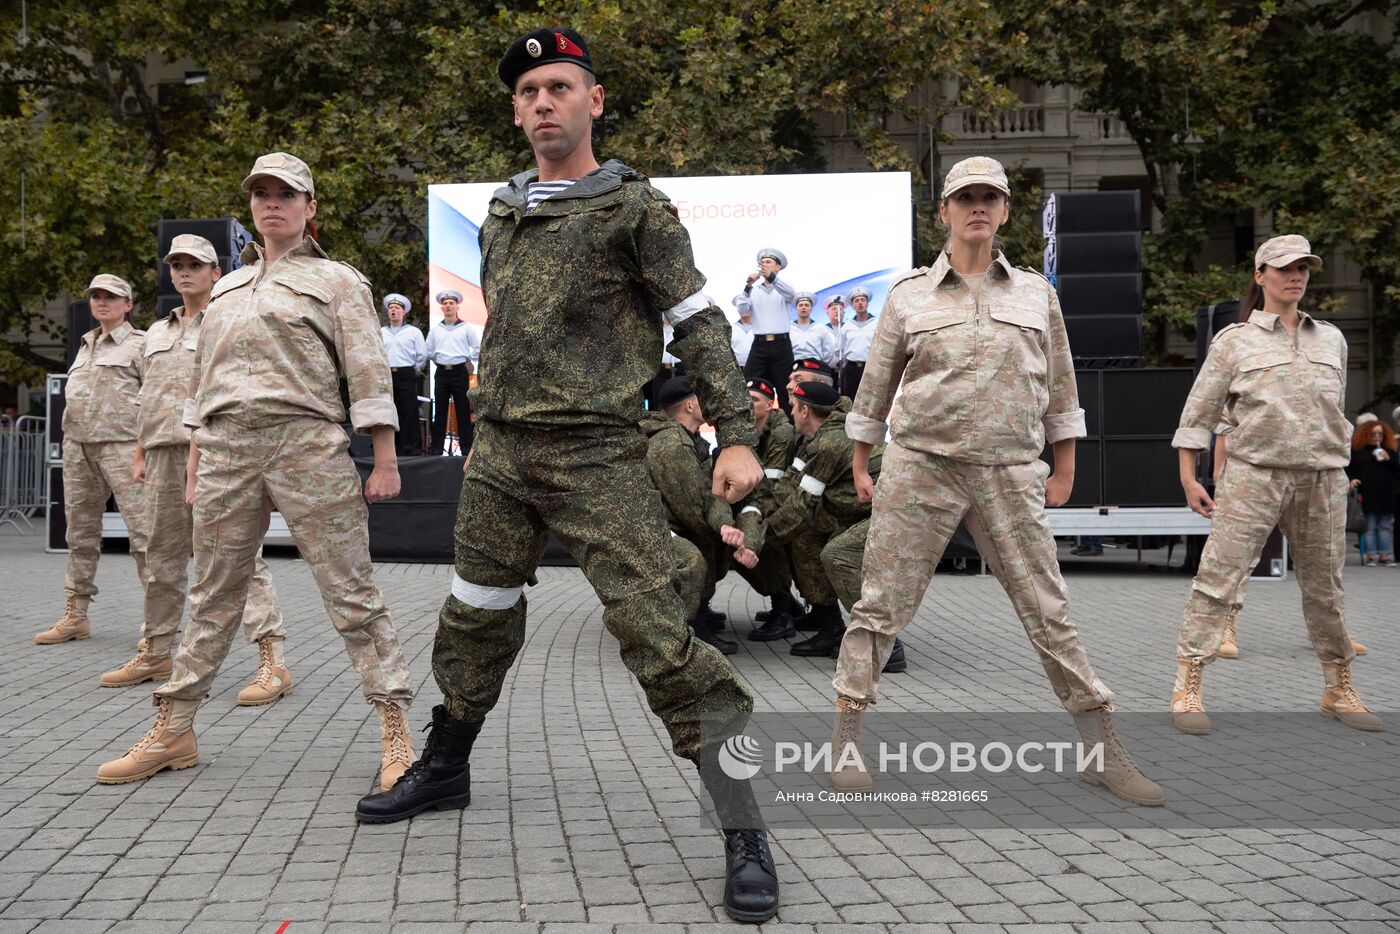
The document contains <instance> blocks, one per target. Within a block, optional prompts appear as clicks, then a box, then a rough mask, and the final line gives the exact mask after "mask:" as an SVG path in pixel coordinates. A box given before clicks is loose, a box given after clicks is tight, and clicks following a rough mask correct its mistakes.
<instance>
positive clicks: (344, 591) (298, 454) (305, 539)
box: [155, 416, 413, 709]
mask: <svg viewBox="0 0 1400 934" xmlns="http://www.w3.org/2000/svg"><path fill="white" fill-rule="evenodd" d="M195 443H196V445H197V446H198V447H199V456H200V459H199V479H198V482H197V484H196V487H195V502H194V569H195V583H194V586H193V587H191V588H190V622H189V627H188V629H187V630H186V632H185V637H184V639H183V640H182V641H181V642H180V648H179V649H178V650H177V651H176V653H175V659H174V665H173V671H172V672H171V675H170V681H169V683H167V684H166V685H165V686H164V687H162V688H160V689H159V690H157V691H156V692H155V693H156V696H157V697H173V698H175V699H177V700H200V699H202V698H204V697H207V696H208V694H209V688H210V685H212V684H213V683H214V676H215V675H216V674H218V671H219V666H220V665H221V664H223V661H224V657H225V656H226V655H228V650H229V645H230V644H231V643H232V642H233V635H234V632H235V631H236V630H237V629H238V624H239V621H240V619H241V618H242V616H243V606H244V604H245V603H246V602H247V598H248V587H249V584H250V583H251V581H252V579H253V567H254V565H255V563H256V561H257V555H258V549H259V548H260V547H261V546H262V540H263V536H264V535H266V534H267V523H268V519H269V517H270V515H271V512H272V510H273V509H274V508H275V509H277V510H278V511H279V512H280V513H282V517H283V518H284V519H286V520H287V528H288V529H290V530H291V533H292V541H293V542H295V543H296V546H297V548H298V550H300V551H301V556H302V558H304V559H305V560H306V563H307V565H308V566H309V567H310V568H311V573H312V575H313V576H315V578H316V585H317V586H318V587H319V588H320V590H321V600H322V602H323V603H324V604H325V606H326V612H327V613H329V614H330V618H331V622H332V623H333V624H334V625H335V628H336V629H337V630H338V631H339V632H340V637H341V639H343V640H344V642H345V651H346V653H347V654H348V655H349V656H350V661H351V663H352V664H353V665H354V666H355V670H356V671H358V672H359V673H360V679H361V681H362V682H363V686H364V694H365V697H366V698H368V699H369V700H370V701H378V700H385V701H390V702H392V703H394V704H397V705H398V706H400V707H402V708H404V709H407V708H408V706H409V704H410V703H412V701H413V686H412V679H411V677H410V675H409V671H408V663H407V662H406V661H404V657H403V652H402V650H401V649H400V648H399V637H398V634H397V633H395V632H394V626H393V624H392V623H391V622H390V621H389V611H388V610H387V609H386V608H385V606H384V595H383V594H382V593H380V592H379V588H378V587H376V586H375V584H374V565H373V563H372V562H371V561H370V557H369V528H368V521H369V508H368V506H366V504H365V498H364V494H363V492H362V491H361V488H360V477H359V474H358V473H356V471H355V465H354V463H353V462H352V461H351V460H350V455H349V453H348V451H347V450H346V448H347V443H346V438H345V432H344V431H342V430H341V428H340V426H338V425H336V424H334V423H332V422H328V421H326V420H325V419H322V418H311V417H308V418H293V419H289V420H288V421H285V422H278V423H275V424H271V425H268V424H261V425H256V426H253V425H243V424H240V423H238V422H237V421H236V420H235V419H234V418H232V417H230V416H219V417H216V418H214V419H212V420H211V421H210V423H209V424H208V425H206V426H205V427H203V428H200V429H199V430H198V431H196V432H195Z"/></svg>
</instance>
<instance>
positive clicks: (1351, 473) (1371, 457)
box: [1347, 421, 1400, 568]
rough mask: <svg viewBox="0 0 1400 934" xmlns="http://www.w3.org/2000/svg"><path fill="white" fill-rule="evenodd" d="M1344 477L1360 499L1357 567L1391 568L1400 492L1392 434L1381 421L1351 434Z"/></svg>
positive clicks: (1361, 427)
mask: <svg viewBox="0 0 1400 934" xmlns="http://www.w3.org/2000/svg"><path fill="white" fill-rule="evenodd" d="M1347 477H1348V478H1350V479H1351V486H1352V489H1354V490H1356V492H1357V494H1358V495H1360V497H1361V511H1362V512H1364V513H1366V531H1365V532H1363V533H1362V535H1361V563H1362V564H1364V565H1367V566H1368V567H1375V566H1376V565H1378V564H1379V565H1381V566H1383V567H1388V568H1393V567H1395V491H1396V489H1397V488H1400V459H1397V458H1396V456H1395V432H1393V431H1391V430H1390V426H1389V425H1387V424H1386V423H1385V422H1382V421H1373V422H1366V423H1365V424H1361V425H1357V426H1356V430H1355V431H1354V432H1352V434H1351V463H1350V464H1348V465H1347Z"/></svg>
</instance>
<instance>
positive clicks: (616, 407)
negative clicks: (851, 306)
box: [474, 160, 757, 447]
mask: <svg viewBox="0 0 1400 934" xmlns="http://www.w3.org/2000/svg"><path fill="white" fill-rule="evenodd" d="M537 177H538V172H537V171H536V170H531V171H529V172H524V173H521V174H520V175H517V176H516V177H515V178H513V179H511V180H510V183H509V184H507V185H505V186H504V187H502V188H499V189H497V190H496V193H495V195H494V197H493V198H492V200H491V207H490V216H489V217H487V219H486V222H485V223H484V224H483V225H482V228H481V281H482V289H483V291H484V293H485V299H486V311H487V320H486V330H485V332H484V333H483V335H482V339H481V365H480V369H479V381H480V386H479V387H478V389H477V390H476V391H475V395H474V401H475V403H476V408H477V414H478V416H479V417H482V418H488V419H496V420H499V421H503V422H512V423H517V424H524V425H531V426H538V427H541V428H553V427H559V426H570V427H574V426H580V425H583V426H588V425H598V426H616V427H623V426H628V427H630V426H635V425H637V424H638V423H639V422H640V421H641V419H642V416H643V414H644V409H643V406H642V386H643V384H644V383H646V382H647V381H648V380H650V379H652V378H653V377H654V376H656V367H657V361H658V360H660V359H661V350H662V337H661V322H662V317H663V315H665V316H666V319H667V320H669V321H670V322H671V324H672V327H673V329H674V332H675V339H674V340H672V342H671V345H670V347H669V350H670V352H671V353H672V354H674V355H675V356H676V357H677V358H679V359H680V360H681V362H682V363H683V364H685V369H686V373H687V374H688V375H689V376H690V381H691V383H692V384H693V385H694V386H695V390H696V393H697V394H698V395H699V397H700V403H701V405H702V406H703V407H704V410H705V413H706V415H707V416H708V417H709V418H710V419H711V420H712V421H713V422H714V424H715V428H716V435H717V439H718V441H719V444H720V446H721V447H728V446H730V445H736V444H743V445H750V446H751V445H753V444H754V443H755V441H756V440H757V439H756V437H755V433H754V426H753V406H752V403H751V402H750V400H749V394H748V391H747V390H746V389H745V387H744V380H743V376H742V374H741V373H740V372H739V367H738V364H736V363H735V361H734V352H733V350H731V349H730V344H729V323H728V321H727V320H726V319H725V317H724V313H723V312H721V311H720V310H719V309H718V308H717V307H715V306H714V305H713V304H712V303H710V302H709V300H708V299H707V298H705V297H704V296H703V295H701V294H700V290H701V288H703V287H704V284H705V278H704V276H702V275H701V274H700V272H699V271H698V270H697V269H696V268H695V260H694V255H693V254H692V252H691V247H690V236H689V234H688V233H687V232H686V230H685V228H684V227H682V226H681V223H680V221H679V220H678V219H677V217H676V211H675V208H674V207H672V205H671V202H670V200H669V199H668V198H667V197H666V196H665V195H664V194H662V193H661V192H659V191H657V190H656V189H655V188H653V187H652V186H651V184H650V183H649V182H648V181H647V179H646V177H645V176H643V175H642V174H641V173H639V172H636V171H635V170H633V169H630V168H628V167H627V166H625V165H623V164H622V163H621V162H618V161H616V160H612V161H609V162H607V163H605V164H604V165H602V166H601V167H599V168H598V169H596V170H594V171H593V172H590V173H589V174H588V175H585V176H584V177H583V178H581V179H579V180H578V181H577V182H575V183H574V184H573V185H571V186H570V187H569V188H568V189H566V190H565V191H563V192H560V193H559V194H557V195H555V196H553V197H551V198H549V199H548V200H546V201H545V202H543V203H542V204H540V205H539V206H538V207H537V208H535V210H533V211H527V210H526V196H527V194H528V190H529V183H530V182H531V181H533V180H535V179H536V178H537Z"/></svg>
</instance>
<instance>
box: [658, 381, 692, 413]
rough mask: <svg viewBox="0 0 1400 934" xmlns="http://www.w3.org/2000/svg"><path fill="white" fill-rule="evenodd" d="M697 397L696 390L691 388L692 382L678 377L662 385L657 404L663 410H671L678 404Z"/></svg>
mask: <svg viewBox="0 0 1400 934" xmlns="http://www.w3.org/2000/svg"><path fill="white" fill-rule="evenodd" d="M693 395H695V390H694V389H691V388H690V380H688V379H686V378H685V377H684V376H677V377H676V378H675V379H668V380H667V381H666V382H664V383H662V384H661V390H660V392H658V393H657V394H656V404H657V405H659V406H661V407H662V408H663V409H669V408H670V407H671V406H673V405H675V404H676V403H677V402H684V401H685V400H687V399H689V398H690V397H691V396H693Z"/></svg>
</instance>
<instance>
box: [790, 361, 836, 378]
mask: <svg viewBox="0 0 1400 934" xmlns="http://www.w3.org/2000/svg"><path fill="white" fill-rule="evenodd" d="M792 372H794V373H821V374H822V375H823V376H830V375H831V367H829V366H827V365H826V364H825V363H823V362H822V361H820V360H817V359H814V358H812V357H802V358H800V359H798V360H794V361H793V364H792Z"/></svg>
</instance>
